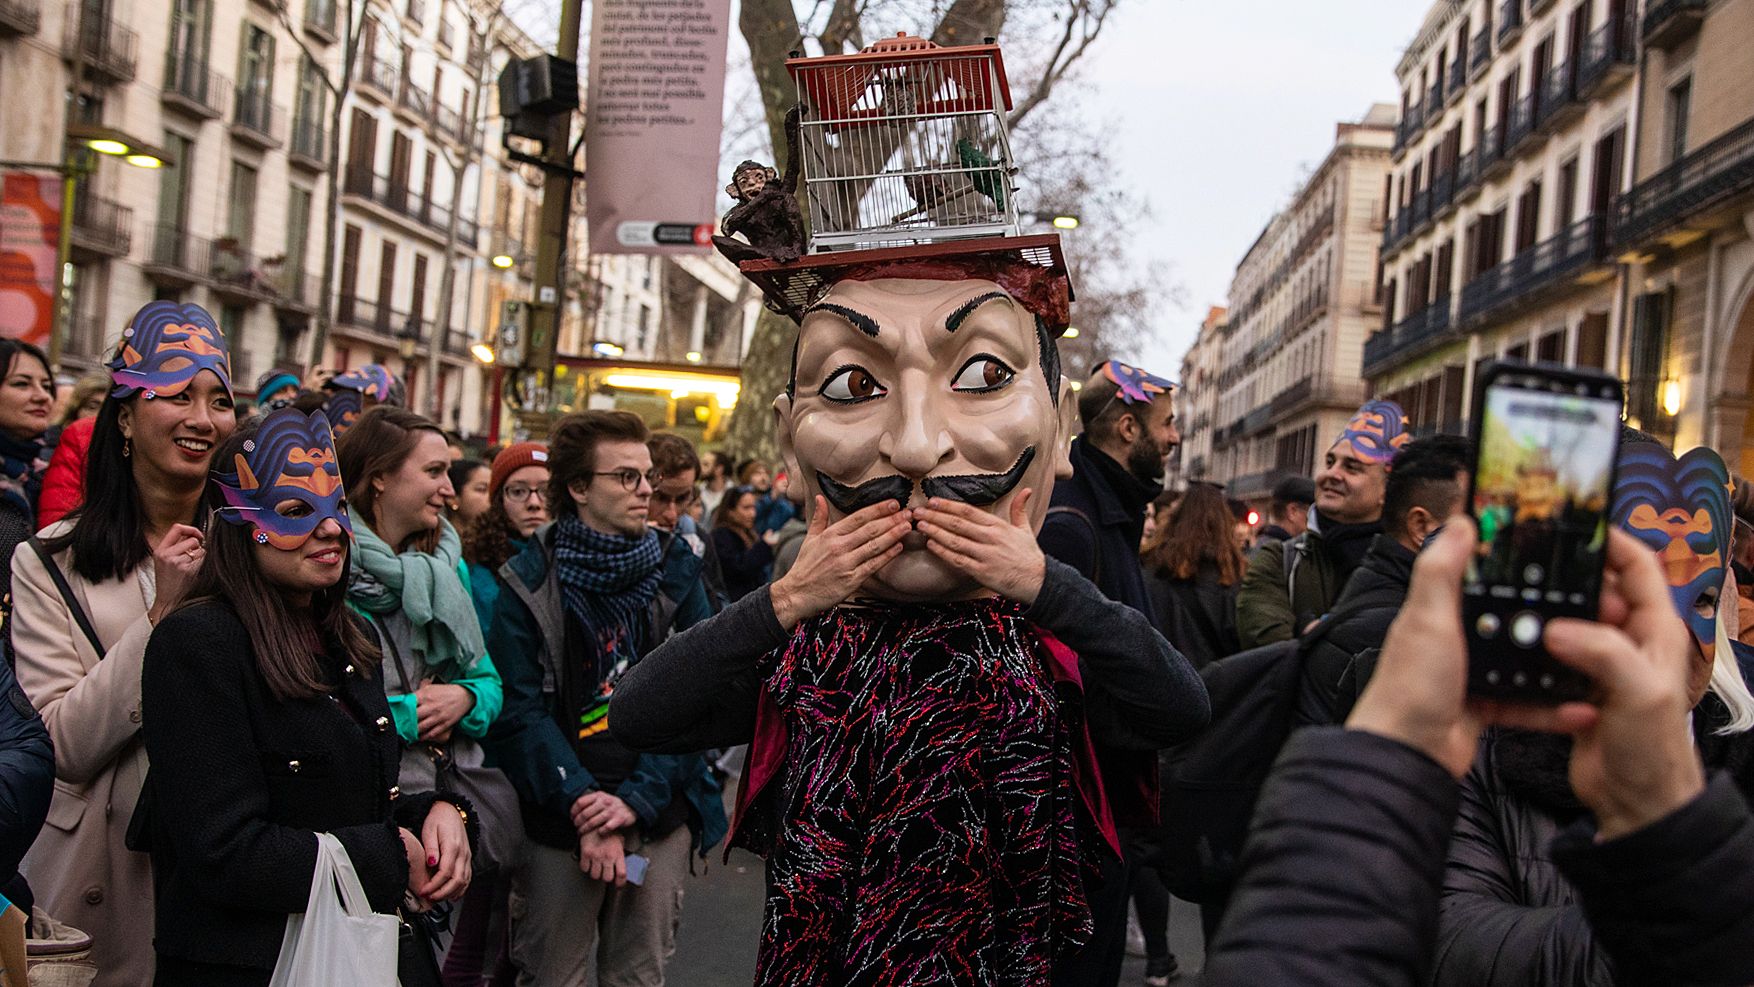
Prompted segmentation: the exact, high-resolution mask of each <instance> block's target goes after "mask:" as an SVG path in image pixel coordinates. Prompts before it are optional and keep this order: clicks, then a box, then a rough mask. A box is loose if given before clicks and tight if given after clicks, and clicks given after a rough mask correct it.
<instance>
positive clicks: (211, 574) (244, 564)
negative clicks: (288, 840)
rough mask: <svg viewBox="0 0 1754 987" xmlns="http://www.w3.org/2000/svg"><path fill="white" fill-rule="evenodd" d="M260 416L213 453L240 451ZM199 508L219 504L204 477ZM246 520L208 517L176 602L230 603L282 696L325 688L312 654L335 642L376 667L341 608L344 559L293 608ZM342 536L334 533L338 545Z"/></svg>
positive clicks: (311, 694)
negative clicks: (201, 551) (191, 573)
mask: <svg viewBox="0 0 1754 987" xmlns="http://www.w3.org/2000/svg"><path fill="white" fill-rule="evenodd" d="M260 426H261V420H260V419H256V420H254V421H251V422H249V423H248V424H246V425H243V426H240V427H239V428H238V430H237V431H236V432H234V433H232V436H231V438H229V439H227V440H226V441H225V442H224V443H223V444H221V445H220V447H219V450H218V452H217V453H216V454H215V455H214V458H213V461H214V462H216V463H229V462H232V461H233V459H234V458H235V457H236V456H237V455H238V454H240V453H242V452H243V451H244V442H245V441H246V440H248V439H250V438H252V437H254V436H255V434H256V432H257V431H258V430H259V429H260ZM202 500H203V508H204V509H205V510H207V511H208V512H209V513H211V511H212V510H214V509H216V508H218V507H220V506H223V504H224V503H225V501H224V495H223V494H221V493H220V491H219V484H217V483H215V482H212V481H209V482H208V484H207V493H206V496H205V497H204V498H203V499H202ZM251 532H252V529H251V528H250V527H249V526H248V525H242V524H232V523H231V522H229V521H226V520H223V519H221V518H219V517H213V520H212V523H211V524H210V525H209V526H208V530H207V542H206V545H207V558H206V560H205V561H203V562H202V563H201V568H200V569H199V570H198V571H197V572H196V573H195V580H194V582H193V583H192V584H191V585H190V586H189V591H188V594H187V595H186V596H184V598H183V602H182V603H181V604H180V605H179V606H178V609H182V607H190V606H194V605H196V604H197V603H201V602H204V601H210V600H218V601H222V602H224V603H226V604H227V605H229V606H230V607H231V609H232V610H233V612H235V613H236V614H237V615H238V619H239V620H240V621H242V622H243V625H244V629H245V630H246V631H248V632H249V634H250V647H251V648H252V649H253V650H254V651H255V652H256V667H258V668H260V669H261V670H262V677H263V678H264V679H267V680H268V688H269V689H270V690H272V691H273V693H274V695H275V697H276V698H278V699H281V700H283V701H284V700H292V699H312V698H315V697H317V696H321V695H323V694H325V693H327V692H328V691H329V690H330V689H331V688H333V685H334V684H333V683H326V682H325V681H324V679H323V670H322V667H321V666H320V665H319V664H318V662H317V657H318V656H319V655H321V654H322V653H323V652H324V650H325V649H326V648H329V647H334V648H336V649H337V650H338V651H339V654H337V655H335V656H334V657H339V658H342V659H344V660H345V661H347V662H349V663H351V664H353V665H356V666H358V667H359V668H361V669H362V670H369V669H371V668H374V667H376V665H377V663H378V660H379V657H380V656H379V652H378V647H377V644H376V643H374V642H373V641H372V639H371V638H369V637H367V636H366V633H365V631H364V630H362V629H361V628H360V626H359V623H358V621H357V620H356V619H355V618H354V616H353V613H352V611H351V610H349V609H348V608H347V577H346V568H345V565H346V563H345V562H344V563H343V568H342V577H341V578H340V579H337V580H335V585H333V586H330V587H328V588H327V589H323V590H318V591H317V592H314V593H312V594H311V604H310V606H309V607H308V608H299V607H294V606H293V605H292V604H291V602H289V601H288V600H287V598H286V593H285V591H283V590H281V589H279V588H278V587H276V586H274V585H273V584H271V583H269V582H268V580H266V579H264V578H263V576H262V570H261V568H260V567H258V566H257V564H256V543H255V541H254V539H252V538H251ZM350 547H351V546H350V543H349V541H348V540H347V539H346V538H345V537H344V538H342V539H341V551H342V552H348V551H349V549H350Z"/></svg>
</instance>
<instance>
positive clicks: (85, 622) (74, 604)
mask: <svg viewBox="0 0 1754 987" xmlns="http://www.w3.org/2000/svg"><path fill="white" fill-rule="evenodd" d="M29 544H30V548H31V551H33V552H35V553H37V558H39V559H42V560H43V568H44V569H47V570H48V572H49V578H50V579H53V580H54V581H55V589H56V590H57V591H59V592H60V594H61V602H62V603H65V604H67V611H68V612H69V613H71V614H72V615H73V622H74V623H75V624H78V625H79V629H80V631H82V632H83V633H84V634H85V639H86V640H87V641H89V642H91V647H92V649H93V650H94V651H96V652H97V656H98V658H99V660H102V658H103V656H104V654H105V652H106V651H107V649H106V648H105V647H104V643H103V641H101V640H100V639H99V638H98V636H97V628H95V627H93V626H92V625H91V618H90V617H88V616H86V614H85V608H84V607H82V606H80V605H79V599H78V598H77V597H75V596H74V595H73V587H72V586H69V585H68V584H67V576H66V574H65V573H63V572H62V571H61V566H60V565H59V564H57V563H56V562H55V557H54V556H52V555H50V554H49V550H48V548H47V547H46V546H44V545H43V543H42V540H41V539H39V538H38V537H37V536H36V535H31V536H30V542H29Z"/></svg>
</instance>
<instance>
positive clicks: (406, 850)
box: [396, 827, 432, 912]
mask: <svg viewBox="0 0 1754 987" xmlns="http://www.w3.org/2000/svg"><path fill="white" fill-rule="evenodd" d="M396 833H397V835H399V836H401V837H402V853H403V855H404V856H406V857H407V858H408V886H407V888H406V889H405V894H404V896H403V897H404V899H405V900H406V901H407V903H408V905H409V907H411V908H413V909H414V910H415V911H417V912H424V911H426V910H427V909H428V908H430V907H432V902H430V901H427V900H426V899H425V898H423V897H421V895H420V889H421V888H423V887H425V886H426V885H427V884H429V883H431V881H432V868H431V867H430V866H428V864H427V861H428V860H429V859H431V856H430V855H429V854H428V853H427V852H426V847H424V846H421V845H420V838H419V837H417V836H415V835H414V834H413V833H412V832H410V831H409V830H408V829H407V828H406V827H398V828H397V830H396Z"/></svg>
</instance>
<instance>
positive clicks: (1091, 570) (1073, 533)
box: [1035, 511, 1096, 580]
mask: <svg viewBox="0 0 1754 987" xmlns="http://www.w3.org/2000/svg"><path fill="white" fill-rule="evenodd" d="M1035 540H1036V543H1037V544H1039V545H1040V546H1041V550H1042V551H1043V552H1044V553H1046V554H1047V556H1048V558H1050V559H1058V560H1060V561H1061V562H1064V563H1065V564H1066V565H1068V566H1071V567H1072V570H1073V571H1074V572H1076V573H1078V575H1080V576H1083V577H1084V578H1085V579H1090V580H1094V579H1095V578H1096V527H1095V525H1093V524H1091V523H1090V522H1089V521H1087V520H1085V519H1084V518H1081V517H1079V516H1078V515H1076V514H1073V513H1071V512H1069V511H1062V512H1060V513H1058V514H1049V515H1048V517H1047V520H1046V521H1044V522H1042V526H1041V533H1040V534H1038V535H1036V536H1035Z"/></svg>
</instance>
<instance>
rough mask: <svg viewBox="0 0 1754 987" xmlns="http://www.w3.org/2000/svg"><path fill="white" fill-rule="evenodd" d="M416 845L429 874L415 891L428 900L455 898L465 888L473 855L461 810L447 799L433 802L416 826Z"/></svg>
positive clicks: (472, 862)
mask: <svg viewBox="0 0 1754 987" xmlns="http://www.w3.org/2000/svg"><path fill="white" fill-rule="evenodd" d="M420 845H421V847H422V848H423V849H424V850H425V851H426V860H425V864H426V866H427V867H429V868H432V876H431V877H430V878H428V880H427V882H426V884H425V885H423V886H422V887H419V888H416V889H415V893H416V894H418V895H420V896H421V897H422V898H425V899H426V900H428V901H455V900H457V899H458V898H461V897H463V892H465V891H467V890H469V880H470V878H471V877H472V876H473V867H474V859H473V856H472V855H471V853H470V851H469V830H468V827H467V826H466V825H465V824H464V823H463V814H462V813H461V812H459V811H457V807H456V806H454V805H452V804H450V803H449V802H434V803H433V804H432V808H431V809H429V810H427V813H426V822H425V824H424V825H422V826H421V827H420Z"/></svg>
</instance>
